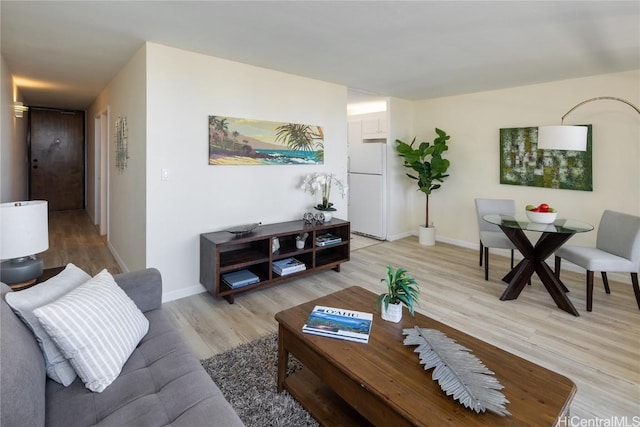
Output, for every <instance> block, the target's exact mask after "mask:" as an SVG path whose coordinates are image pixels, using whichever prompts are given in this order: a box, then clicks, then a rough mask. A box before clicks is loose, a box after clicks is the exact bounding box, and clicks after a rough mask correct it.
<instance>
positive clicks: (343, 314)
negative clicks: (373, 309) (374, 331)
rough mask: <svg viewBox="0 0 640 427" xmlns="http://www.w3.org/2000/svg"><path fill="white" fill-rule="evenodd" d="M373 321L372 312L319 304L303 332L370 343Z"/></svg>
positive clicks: (308, 319)
mask: <svg viewBox="0 0 640 427" xmlns="http://www.w3.org/2000/svg"><path fill="white" fill-rule="evenodd" d="M372 322H373V314H372V313H364V312H362V311H354V310H346V309H343V308H335V307H325V306H321V305H317V306H315V308H314V309H313V311H312V312H311V314H310V315H309V317H308V318H307V321H306V322H305V324H304V326H303V327H302V332H304V333H307V334H313V335H321V336H324V337H329V338H337V339H341V340H348V341H355V342H361V343H368V342H369V334H370V333H371V323H372Z"/></svg>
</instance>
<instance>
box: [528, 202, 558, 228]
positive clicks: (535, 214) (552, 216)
mask: <svg viewBox="0 0 640 427" xmlns="http://www.w3.org/2000/svg"><path fill="white" fill-rule="evenodd" d="M524 209H525V213H526V214H527V218H529V221H531V222H536V223H538V224H551V223H552V222H553V221H555V220H556V217H557V216H558V212H557V211H556V210H555V209H554V208H552V207H551V206H549V205H548V204H547V203H541V204H539V205H538V206H534V205H527V206H526V207H525V208H524Z"/></svg>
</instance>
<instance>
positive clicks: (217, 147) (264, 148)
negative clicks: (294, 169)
mask: <svg viewBox="0 0 640 427" xmlns="http://www.w3.org/2000/svg"><path fill="white" fill-rule="evenodd" d="M323 163H324V133H323V131H322V127H321V126H315V125H304V124H297V123H283V122H271V121H266V120H254V119H241V118H235V117H222V116H209V164H210V165H301V164H305V165H320V164H323Z"/></svg>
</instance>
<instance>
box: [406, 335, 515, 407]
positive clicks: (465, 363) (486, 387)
mask: <svg viewBox="0 0 640 427" xmlns="http://www.w3.org/2000/svg"><path fill="white" fill-rule="evenodd" d="M402 333H403V334H404V335H406V338H405V339H404V345H417V346H418V347H417V348H416V349H415V350H414V351H415V352H416V353H419V355H420V363H421V364H423V365H424V369H425V370H429V369H431V368H434V370H433V374H432V378H433V379H434V380H435V381H437V382H438V385H440V388H442V390H443V391H444V392H445V393H446V394H447V395H448V396H451V397H453V399H455V400H457V401H458V402H460V404H462V405H463V406H465V407H466V408H469V409H471V410H473V411H475V412H478V413H480V412H485V411H491V412H493V413H495V414H498V415H501V416H504V415H511V414H510V413H509V411H507V410H506V409H505V404H506V403H509V401H508V400H507V398H506V397H505V396H504V394H502V393H501V392H500V391H499V390H502V389H503V388H504V387H503V386H502V384H500V382H499V381H498V380H497V379H496V377H495V376H494V372H493V371H491V370H489V369H488V368H487V367H486V366H485V365H484V363H482V362H481V361H480V360H479V359H478V358H477V357H476V356H474V355H473V354H472V353H471V351H470V350H469V349H468V348H466V347H463V346H461V345H460V344H458V343H457V342H455V341H454V340H453V339H451V338H449V337H448V336H447V335H445V334H443V333H442V332H440V331H438V330H435V329H426V328H419V327H418V326H415V327H414V328H407V329H403V330H402Z"/></svg>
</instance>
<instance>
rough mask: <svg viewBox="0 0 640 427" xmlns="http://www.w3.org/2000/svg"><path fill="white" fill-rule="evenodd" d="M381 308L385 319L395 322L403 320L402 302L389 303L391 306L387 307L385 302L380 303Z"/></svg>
mask: <svg viewBox="0 0 640 427" xmlns="http://www.w3.org/2000/svg"><path fill="white" fill-rule="evenodd" d="M380 309H381V315H382V319H383V320H388V321H389V322H393V323H398V322H399V321H400V320H402V303H398V304H389V307H387V308H386V309H385V307H384V302H383V303H382V304H380Z"/></svg>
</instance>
